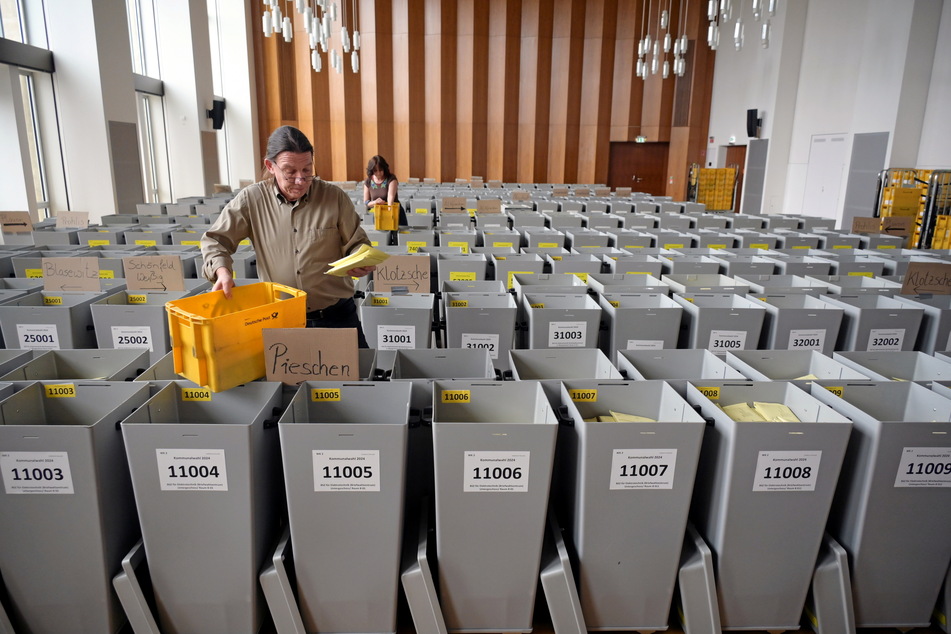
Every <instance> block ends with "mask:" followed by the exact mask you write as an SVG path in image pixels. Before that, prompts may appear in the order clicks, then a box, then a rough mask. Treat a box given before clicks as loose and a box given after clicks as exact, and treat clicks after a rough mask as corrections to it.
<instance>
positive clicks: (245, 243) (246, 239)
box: [238, 238, 251, 247]
mask: <svg viewBox="0 0 951 634" xmlns="http://www.w3.org/2000/svg"><path fill="white" fill-rule="evenodd" d="M238 244H242V245H244V246H246V247H249V246H251V239H250V238H245V239H244V240H242V241H241V242H239V243H238Z"/></svg>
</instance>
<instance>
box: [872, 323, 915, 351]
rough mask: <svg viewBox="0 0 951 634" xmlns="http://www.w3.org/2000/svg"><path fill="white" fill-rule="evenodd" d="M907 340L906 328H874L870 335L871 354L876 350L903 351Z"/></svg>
mask: <svg viewBox="0 0 951 634" xmlns="http://www.w3.org/2000/svg"><path fill="white" fill-rule="evenodd" d="M904 340H905V329H904V328H872V330H871V331H869V335H868V346H867V347H866V350H868V351H869V352H872V351H875V350H901V345H902V342H903V341H904Z"/></svg>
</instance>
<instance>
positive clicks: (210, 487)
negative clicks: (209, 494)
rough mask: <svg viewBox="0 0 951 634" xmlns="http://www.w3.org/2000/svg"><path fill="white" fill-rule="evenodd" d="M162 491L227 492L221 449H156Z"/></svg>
mask: <svg viewBox="0 0 951 634" xmlns="http://www.w3.org/2000/svg"><path fill="white" fill-rule="evenodd" d="M155 457H156V460H157V462H158V473H159V485H160V486H161V489H162V491H227V490H228V470H227V469H226V468H225V450H224V449H156V450H155Z"/></svg>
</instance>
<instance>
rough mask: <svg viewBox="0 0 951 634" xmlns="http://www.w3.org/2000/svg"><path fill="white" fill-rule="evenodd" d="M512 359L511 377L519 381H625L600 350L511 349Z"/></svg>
mask: <svg viewBox="0 0 951 634" xmlns="http://www.w3.org/2000/svg"><path fill="white" fill-rule="evenodd" d="M509 356H510V357H511V366H512V378H514V379H515V380H516V381H535V380H538V381H552V380H559V381H560V380H562V379H588V378H591V379H621V378H623V377H622V376H621V373H620V372H618V369H617V368H616V367H615V366H614V365H613V364H612V363H611V361H610V359H608V357H607V355H605V354H604V353H603V352H601V351H600V350H598V349H597V348H577V349H566V350H545V349H542V350H512V351H510V352H509ZM556 392H557V390H556ZM555 396H556V397H557V394H555Z"/></svg>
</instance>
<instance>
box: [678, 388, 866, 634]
mask: <svg viewBox="0 0 951 634" xmlns="http://www.w3.org/2000/svg"><path fill="white" fill-rule="evenodd" d="M698 386H700V387H702V388H703V390H702V392H701V390H700V389H698ZM686 398H687V401H688V402H690V403H691V405H694V406H697V407H699V412H700V414H701V415H702V416H703V417H704V418H706V419H711V421H712V423H711V424H708V425H707V429H706V432H705V433H704V438H703V447H702V449H701V454H700V467H699V469H698V471H697V485H696V487H695V489H694V499H693V504H692V507H691V513H690V514H691V519H692V520H693V521H694V523H695V524H696V526H697V529H698V530H699V531H700V534H701V535H702V536H703V538H704V540H705V541H706V543H707V544H709V545H710V548H711V549H712V550H713V552H714V553H715V554H716V557H715V560H716V579H717V598H718V604H719V609H720V622H721V624H722V626H723V629H751V630H759V629H762V630H797V629H799V623H800V619H801V617H802V613H803V606H804V605H805V601H806V596H807V593H808V591H809V586H810V583H811V581H812V577H813V573H814V569H815V564H816V558H817V556H818V554H819V548H820V544H821V542H822V537H823V531H824V529H825V525H826V519H827V518H828V515H829V509H830V507H831V505H832V497H833V494H834V493H835V487H836V482H837V480H838V477H839V471H840V469H841V467H842V460H843V457H844V456H845V449H846V445H847V444H848V439H849V432H850V431H851V423H850V421H849V419H848V418H846V417H845V416H843V415H842V414H840V413H839V412H838V411H836V410H834V409H833V408H832V407H829V406H828V405H825V404H823V403H821V402H820V401H819V400H817V399H816V398H815V397H813V396H810V395H809V394H808V393H807V392H805V391H803V390H801V389H800V388H798V387H796V386H795V385H793V384H791V383H786V382H764V381H755V382H754V381H750V382H733V381H719V382H704V383H703V384H702V386H701V384H700V383H699V382H695V383H692V384H691V385H688V386H687V395H686ZM754 402H759V403H769V404H780V405H785V406H786V407H788V408H789V410H791V412H792V414H793V415H794V416H795V418H797V419H798V421H800V422H781V420H780V419H769V422H737V421H735V420H733V418H731V417H730V416H729V415H728V414H727V413H726V412H725V411H724V410H723V409H721V408H720V406H721V405H722V406H724V407H726V406H731V405H735V404H739V403H748V404H752V403H754ZM784 420H788V419H784Z"/></svg>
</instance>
